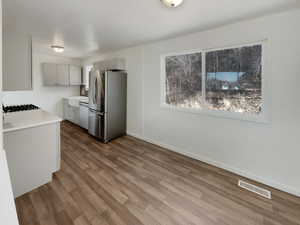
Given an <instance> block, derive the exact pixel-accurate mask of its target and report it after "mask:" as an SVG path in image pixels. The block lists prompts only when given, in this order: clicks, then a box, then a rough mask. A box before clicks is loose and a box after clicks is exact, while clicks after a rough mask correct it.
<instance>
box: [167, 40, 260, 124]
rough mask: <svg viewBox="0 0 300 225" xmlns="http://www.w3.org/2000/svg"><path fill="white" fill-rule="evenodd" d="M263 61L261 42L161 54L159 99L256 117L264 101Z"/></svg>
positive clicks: (181, 106)
mask: <svg viewBox="0 0 300 225" xmlns="http://www.w3.org/2000/svg"><path fill="white" fill-rule="evenodd" d="M262 62H263V45H262V44H253V45H245V46H241V47H234V48H226V49H218V50H199V51H197V52H193V53H186V54H173V55H167V56H163V57H162V75H163V76H162V78H163V80H162V84H163V85H162V93H163V96H162V101H163V102H162V103H163V105H165V106H168V107H172V108H178V109H187V110H192V111H200V112H201V111H205V112H224V113H226V115H233V117H234V115H241V116H243V115H250V116H256V117H257V116H259V115H261V114H262V112H263V102H264V101H263V100H264V99H263V87H262V76H263V64H262ZM239 118H242V117H239Z"/></svg>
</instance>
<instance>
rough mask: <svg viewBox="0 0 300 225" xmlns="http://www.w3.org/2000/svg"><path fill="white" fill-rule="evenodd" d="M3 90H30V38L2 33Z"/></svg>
mask: <svg viewBox="0 0 300 225" xmlns="http://www.w3.org/2000/svg"><path fill="white" fill-rule="evenodd" d="M3 90H4V91H22V90H32V40H31V37H30V36H25V35H13V34H9V33H4V35H3Z"/></svg>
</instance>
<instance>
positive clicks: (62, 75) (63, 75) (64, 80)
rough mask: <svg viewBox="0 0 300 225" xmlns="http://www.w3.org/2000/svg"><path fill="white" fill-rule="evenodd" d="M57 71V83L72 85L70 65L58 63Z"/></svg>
mask: <svg viewBox="0 0 300 225" xmlns="http://www.w3.org/2000/svg"><path fill="white" fill-rule="evenodd" d="M56 71H57V73H56V82H57V85H61V86H69V85H70V79H69V65H65V64H57V66H56Z"/></svg>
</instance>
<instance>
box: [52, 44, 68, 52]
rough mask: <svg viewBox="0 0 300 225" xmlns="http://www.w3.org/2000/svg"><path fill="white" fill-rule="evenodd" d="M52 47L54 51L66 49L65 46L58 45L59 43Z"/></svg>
mask: <svg viewBox="0 0 300 225" xmlns="http://www.w3.org/2000/svg"><path fill="white" fill-rule="evenodd" d="M51 48H52V49H53V51H55V52H57V53H62V52H64V50H65V48H64V47H63V46H58V45H52V46H51Z"/></svg>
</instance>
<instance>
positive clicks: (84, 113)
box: [79, 105, 89, 129]
mask: <svg viewBox="0 0 300 225" xmlns="http://www.w3.org/2000/svg"><path fill="white" fill-rule="evenodd" d="M79 117H80V126H81V127H82V128H84V129H88V128H89V108H88V106H84V105H80V113H79Z"/></svg>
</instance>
